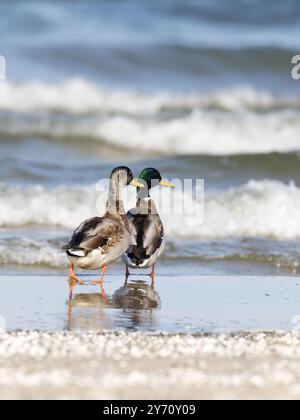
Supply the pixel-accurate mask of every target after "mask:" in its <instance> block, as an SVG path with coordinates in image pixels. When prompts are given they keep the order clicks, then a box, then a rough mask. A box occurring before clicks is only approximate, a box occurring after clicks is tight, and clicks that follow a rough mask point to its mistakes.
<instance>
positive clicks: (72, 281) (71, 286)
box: [69, 264, 84, 300]
mask: <svg viewBox="0 0 300 420" xmlns="http://www.w3.org/2000/svg"><path fill="white" fill-rule="evenodd" d="M76 284H81V285H83V284H84V281H82V280H81V279H80V278H79V277H77V276H76V275H75V272H74V264H71V267H70V274H69V299H70V300H71V299H72V296H73V289H74V287H75V286H76Z"/></svg>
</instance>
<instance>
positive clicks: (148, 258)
mask: <svg viewBox="0 0 300 420" xmlns="http://www.w3.org/2000/svg"><path fill="white" fill-rule="evenodd" d="M139 180H140V181H141V182H142V183H143V184H144V186H145V188H142V189H141V188H138V194H137V204H136V207H135V208H134V209H132V210H130V211H129V212H128V213H127V215H128V219H129V222H130V224H131V226H132V231H133V232H134V235H135V242H136V244H135V245H131V246H130V247H129V248H128V250H127V252H126V253H125V255H124V257H123V260H124V262H125V264H126V277H127V278H128V277H129V275H130V273H129V270H128V268H129V267H130V268H134V269H139V268H140V269H144V268H149V267H152V272H151V274H150V276H151V278H152V283H153V281H154V275H155V264H156V261H157V259H158V258H159V257H160V256H161V254H162V253H163V251H164V247H165V241H164V228H163V224H162V221H161V219H160V217H159V214H158V212H157V209H156V207H155V204H154V201H153V200H152V199H151V197H150V190H151V188H153V187H156V186H157V185H162V186H165V187H169V188H175V185H173V184H171V183H170V182H169V181H167V180H164V179H162V177H161V174H160V173H159V171H158V170H157V169H154V168H146V169H144V170H143V171H142V173H141V174H140V176H139Z"/></svg>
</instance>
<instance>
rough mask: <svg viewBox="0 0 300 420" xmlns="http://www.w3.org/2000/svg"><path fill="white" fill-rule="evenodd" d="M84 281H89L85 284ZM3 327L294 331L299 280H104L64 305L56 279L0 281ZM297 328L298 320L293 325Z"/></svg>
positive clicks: (63, 281)
mask: <svg viewBox="0 0 300 420" xmlns="http://www.w3.org/2000/svg"><path fill="white" fill-rule="evenodd" d="M83 278H84V279H86V277H83ZM0 284H1V295H0V321H1V320H2V323H4V324H5V326H6V329H7V331H15V330H33V329H35V330H39V331H64V330H67V331H73V332H77V331H81V332H86V331H90V330H92V331H96V332H99V331H103V330H111V331H120V330H121V331H123V330H126V331H146V332H148V331H150V332H157V331H164V332H173V333H191V332H192V333H199V332H200V333H201V332H210V333H216V332H218V333H220V332H221V333H222V332H238V331H245V330H254V331H259V330H260V331H263V330H287V331H290V330H292V329H294V328H295V327H296V326H297V324H299V322H297V316H298V315H299V314H300V293H299V291H300V279H299V278H298V277H292V276H291V277H264V276H158V277H157V279H156V282H155V286H154V288H151V287H150V281H149V279H148V278H147V277H141V276H140V277H131V278H130V281H129V283H128V284H127V285H124V277H123V276H120V275H116V276H107V278H106V281H105V286H104V288H105V292H106V297H105V299H101V298H100V293H99V288H98V287H95V286H94V287H93V286H79V287H76V289H75V294H74V297H73V300H72V301H71V302H68V284H67V278H66V276H65V275H61V276H41V275H36V276H0ZM298 321H299V320H298Z"/></svg>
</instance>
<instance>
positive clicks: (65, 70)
mask: <svg viewBox="0 0 300 420" xmlns="http://www.w3.org/2000/svg"><path fill="white" fill-rule="evenodd" d="M299 39H300V2H299V1H297V0H287V1H279V0H262V1H258V0H227V1H221V0H209V1H208V0H198V1H196V0H153V1H150V0H149V1H147V0H99V1H96V0H89V1H83V0H73V1H71V0H70V1H68V0H60V1H58V0H52V1H47V0H45V1H29V0H27V1H16V0H10V1H8V0H6V1H3V0H1V1H0V54H1V55H3V56H5V58H6V60H7V80H6V81H0V148H1V153H0V193H1V198H2V199H1V202H0V229H1V237H0V264H1V270H2V271H5V272H7V271H13V272H15V271H16V270H19V271H21V272H23V271H24V270H29V271H36V270H40V271H43V270H52V271H53V270H55V271H59V270H61V269H62V268H64V267H66V260H65V257H64V256H63V255H62V254H60V253H59V251H58V250H59V247H60V246H61V245H62V243H63V242H64V241H65V240H66V237H67V236H68V235H69V233H70V231H71V229H72V227H75V226H76V224H77V223H79V222H81V221H82V219H83V218H85V217H88V216H92V215H94V214H95V202H94V199H95V196H96V193H95V183H96V181H97V180H99V179H100V178H101V177H107V176H108V174H109V173H110V170H111V168H112V166H114V165H117V164H119V163H122V164H128V165H130V166H132V167H133V169H134V170H135V171H136V172H139V171H140V170H141V169H142V168H143V167H145V166H149V165H151V166H156V167H158V168H159V169H160V170H161V171H162V173H163V174H164V175H165V176H168V177H169V178H174V177H176V178H178V177H179V178H182V179H183V178H204V179H205V181H206V183H205V185H206V199H205V200H206V201H205V203H206V213H205V221H204V224H203V225H201V226H198V227H197V228H195V229H193V230H191V229H188V228H186V227H185V226H184V225H182V224H180V223H178V219H174V220H173V219H172V218H166V220H165V226H166V232H167V235H168V243H167V252H166V256H165V258H164V260H163V261H162V270H165V271H166V272H167V273H168V274H169V273H170V272H174V273H178V272H180V271H183V272H191V273H193V272H195V271H197V273H201V272H202V273H206V274H207V273H213V274H217V273H222V274H223V273H237V274H240V273H245V274H246V273H247V274H262V273H263V274H274V273H297V272H298V261H299V257H300V246H299V244H298V240H299V239H300V219H299V211H300V188H299V185H300V175H299V150H300V135H299V134H300V118H299V117H300V81H295V80H293V79H292V78H291V68H292V65H291V58H292V56H294V55H295V54H297V53H300V47H299ZM103 200H105V197H103Z"/></svg>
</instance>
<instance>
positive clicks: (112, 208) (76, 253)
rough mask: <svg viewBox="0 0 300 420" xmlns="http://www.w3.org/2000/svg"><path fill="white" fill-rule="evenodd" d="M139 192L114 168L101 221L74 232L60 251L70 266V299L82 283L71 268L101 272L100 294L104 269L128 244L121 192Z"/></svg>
mask: <svg viewBox="0 0 300 420" xmlns="http://www.w3.org/2000/svg"><path fill="white" fill-rule="evenodd" d="M128 185H133V186H135V187H138V188H142V187H143V184H142V183H140V182H138V181H136V180H135V179H134V178H133V175H132V172H131V170H130V169H129V168H127V167H125V166H120V167H118V168H115V169H114V170H113V171H112V173H111V176H110V186H109V193H108V200H107V205H106V212H105V215H104V216H103V217H93V218H92V219H88V220H86V221H85V222H83V223H82V224H81V225H80V226H79V227H78V228H77V229H75V231H74V233H73V235H72V237H71V239H70V242H69V243H68V244H67V245H66V246H64V247H63V250H64V251H66V254H67V256H68V258H69V260H70V262H71V268H70V275H69V284H70V298H72V293H73V288H74V286H75V285H76V284H84V282H83V281H82V280H81V279H80V278H79V277H77V276H76V275H75V272H74V267H77V268H82V269H88V270H100V269H101V270H102V273H101V278H100V280H95V281H94V282H93V284H99V285H100V287H101V294H102V293H104V292H103V280H104V276H105V273H106V269H107V265H108V264H111V263H112V262H114V261H116V260H117V259H118V258H120V257H121V256H122V255H123V254H124V252H126V251H127V249H128V247H129V246H130V244H131V241H132V235H131V232H130V225H129V222H128V218H127V215H126V213H125V210H124V206H123V200H122V192H123V190H124V189H125V188H126V187H127V186H128Z"/></svg>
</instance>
